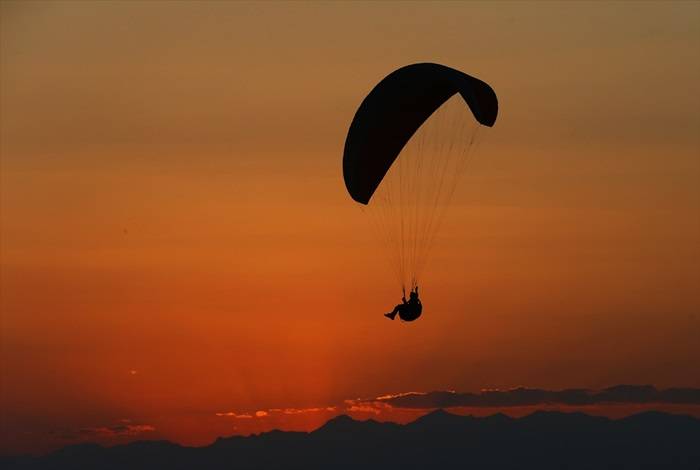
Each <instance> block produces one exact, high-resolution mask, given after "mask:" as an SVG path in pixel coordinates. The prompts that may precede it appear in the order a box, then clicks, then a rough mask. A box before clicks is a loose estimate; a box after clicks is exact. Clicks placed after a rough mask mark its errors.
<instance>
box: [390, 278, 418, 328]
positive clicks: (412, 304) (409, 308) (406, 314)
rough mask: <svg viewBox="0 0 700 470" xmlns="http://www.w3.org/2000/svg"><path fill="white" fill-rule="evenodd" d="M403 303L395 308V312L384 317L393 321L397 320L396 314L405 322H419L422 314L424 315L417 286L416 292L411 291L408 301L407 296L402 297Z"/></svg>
mask: <svg viewBox="0 0 700 470" xmlns="http://www.w3.org/2000/svg"><path fill="white" fill-rule="evenodd" d="M401 301H402V303H400V304H398V305H397V306H396V307H394V310H392V311H391V312H389V313H385V314H384V316H385V317H387V318H388V319H390V320H393V319H394V318H396V314H398V315H399V318H400V319H401V320H403V321H413V320H417V319H418V317H420V315H421V313H423V304H422V303H421V301H420V299H419V298H418V286H416V288H415V290H412V291H411V293H410V294H409V296H408V300H406V294H405V293H404V294H403V297H401Z"/></svg>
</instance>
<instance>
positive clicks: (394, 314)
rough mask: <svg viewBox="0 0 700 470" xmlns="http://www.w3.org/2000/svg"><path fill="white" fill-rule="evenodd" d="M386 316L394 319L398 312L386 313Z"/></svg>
mask: <svg viewBox="0 0 700 470" xmlns="http://www.w3.org/2000/svg"><path fill="white" fill-rule="evenodd" d="M384 316H385V317H387V318H389V319H391V320H393V319H394V318H396V312H389V313H385V314H384Z"/></svg>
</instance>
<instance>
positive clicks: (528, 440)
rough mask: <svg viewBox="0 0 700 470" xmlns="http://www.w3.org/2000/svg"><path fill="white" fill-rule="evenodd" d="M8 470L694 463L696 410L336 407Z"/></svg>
mask: <svg viewBox="0 0 700 470" xmlns="http://www.w3.org/2000/svg"><path fill="white" fill-rule="evenodd" d="M0 464H1V465H0V467H2V468H6V469H107V470H109V469H136V470H138V469H253V468H255V469H282V468H284V469H296V468H298V469H302V468H303V469H320V468H324V469H338V468H339V469H350V468H353V469H382V470H387V469H393V468H397V469H398V468H400V469H407V468H409V469H413V468H430V469H433V468H435V469H442V468H467V469H468V468H475V469H482V468H487V469H506V468H508V469H510V468H518V469H524V468H532V469H603V468H614V469H642V468H644V469H652V468H658V469H693V470H698V469H700V419H697V418H694V417H692V416H686V415H677V414H668V413H662V412H656V411H648V412H644V413H640V414H636V415H632V416H629V417H626V418H622V419H616V420H614V419H609V418H605V417H600V416H590V415H587V414H584V413H562V412H555V411H537V412H535V413H533V414H530V415H528V416H524V417H522V418H511V417H508V416H506V415H503V414H495V415H492V416H487V417H483V418H482V417H473V416H461V415H455V414H451V413H448V412H446V411H444V410H437V411H433V412H432V413H429V414H427V415H425V416H423V417H421V418H418V419H417V420H415V421H413V422H411V423H409V424H406V425H400V424H396V423H390V422H384V423H380V422H377V421H374V420H367V421H356V420H354V419H352V418H351V417H349V416H347V415H340V416H337V417H335V418H333V419H331V420H330V421H328V422H327V423H326V424H324V425H323V426H321V427H320V428H318V429H316V430H315V431H312V432H308V433H307V432H285V431H278V430H275V431H271V432H266V433H262V434H258V435H251V436H245V437H244V436H233V437H222V438H219V439H217V440H216V441H215V442H214V443H212V444H211V445H209V446H206V447H185V446H181V445H178V444H174V443H172V442H168V441H137V442H132V443H129V444H124V445H118V446H114V447H103V446H100V445H98V444H78V445H72V446H68V447H65V448H63V449H61V450H58V451H55V452H53V453H50V454H47V455H45V456H40V457H15V458H4V459H2V460H0Z"/></svg>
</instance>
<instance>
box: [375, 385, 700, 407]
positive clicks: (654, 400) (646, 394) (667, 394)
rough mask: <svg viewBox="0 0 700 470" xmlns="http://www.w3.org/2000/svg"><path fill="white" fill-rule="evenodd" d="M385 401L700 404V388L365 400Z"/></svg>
mask: <svg viewBox="0 0 700 470" xmlns="http://www.w3.org/2000/svg"><path fill="white" fill-rule="evenodd" d="M376 402H380V403H384V404H386V405H390V406H392V407H395V408H413V409H426V408H452V407H511V406H533V405H573V406H581V405H604V404H684V405H688V404H692V405H700V389H697V388H669V389H665V390H658V389H656V388H655V387H653V386H652V385H616V386H613V387H608V388H605V389H602V390H589V389H583V388H576V389H565V390H543V389H537V388H525V387H518V388H513V389H509V390H482V391H481V392H479V393H469V392H463V393H457V392H454V391H435V392H428V393H422V392H407V393H399V394H393V395H384V396H381V397H377V398H375V399H372V400H365V401H364V403H376Z"/></svg>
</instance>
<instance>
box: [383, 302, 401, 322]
mask: <svg viewBox="0 0 700 470" xmlns="http://www.w3.org/2000/svg"><path fill="white" fill-rule="evenodd" d="M400 308H401V304H399V305H397V306H396V307H394V310H392V311H391V312H389V313H385V314H384V316H385V317H387V318H391V319H392V320H393V319H394V318H396V314H397V313H399V309H400Z"/></svg>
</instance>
